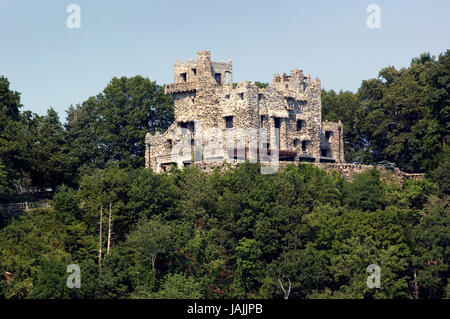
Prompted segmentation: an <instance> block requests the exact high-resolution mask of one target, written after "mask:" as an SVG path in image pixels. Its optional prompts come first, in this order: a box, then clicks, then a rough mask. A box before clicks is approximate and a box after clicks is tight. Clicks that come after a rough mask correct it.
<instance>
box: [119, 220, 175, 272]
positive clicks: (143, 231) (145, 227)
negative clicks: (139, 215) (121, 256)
mask: <svg viewBox="0 0 450 319" xmlns="http://www.w3.org/2000/svg"><path fill="white" fill-rule="evenodd" d="M127 243H128V244H129V245H131V246H132V247H134V248H135V249H136V250H137V251H139V252H140V253H141V255H142V256H143V258H144V260H145V261H147V262H149V264H150V265H151V268H152V270H155V263H156V257H157V256H158V255H159V254H162V253H164V252H166V251H167V248H168V246H169V244H170V230H169V228H168V227H167V226H166V225H164V224H163V223H161V221H160V220H158V219H150V220H145V219H143V220H141V221H140V222H139V224H138V225H137V227H136V230H134V231H133V232H131V233H130V234H129V235H128V238H127Z"/></svg>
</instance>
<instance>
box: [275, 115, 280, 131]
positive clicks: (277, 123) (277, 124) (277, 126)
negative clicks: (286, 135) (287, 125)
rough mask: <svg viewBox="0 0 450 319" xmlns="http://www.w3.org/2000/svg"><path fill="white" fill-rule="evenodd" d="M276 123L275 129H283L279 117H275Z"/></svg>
mask: <svg viewBox="0 0 450 319" xmlns="http://www.w3.org/2000/svg"><path fill="white" fill-rule="evenodd" d="M274 121H275V128H280V127H281V119H280V118H279V117H275V118H274Z"/></svg>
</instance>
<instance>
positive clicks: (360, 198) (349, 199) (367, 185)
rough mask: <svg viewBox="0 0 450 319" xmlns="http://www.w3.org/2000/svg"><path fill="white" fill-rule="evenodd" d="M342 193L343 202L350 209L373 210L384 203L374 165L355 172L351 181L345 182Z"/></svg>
mask: <svg viewBox="0 0 450 319" xmlns="http://www.w3.org/2000/svg"><path fill="white" fill-rule="evenodd" d="M344 193H345V195H344V203H345V204H347V205H348V206H349V207H350V208H352V209H361V210H368V211H375V210H377V209H383V208H384V207H385V205H386V198H385V193H384V189H383V187H382V185H381V181H380V176H379V172H378V170H377V169H376V168H375V167H374V168H372V169H371V170H369V171H368V172H365V173H361V174H357V175H356V176H355V177H354V178H353V180H352V181H351V182H346V183H345V184H344Z"/></svg>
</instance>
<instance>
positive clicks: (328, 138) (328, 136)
mask: <svg viewBox="0 0 450 319" xmlns="http://www.w3.org/2000/svg"><path fill="white" fill-rule="evenodd" d="M331 135H332V132H330V131H325V138H326V139H327V141H329V140H330V136H331Z"/></svg>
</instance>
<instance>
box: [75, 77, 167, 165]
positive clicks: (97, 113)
mask: <svg viewBox="0 0 450 319" xmlns="http://www.w3.org/2000/svg"><path fill="white" fill-rule="evenodd" d="M67 120H68V121H67V124H66V129H67V132H68V136H69V138H68V143H69V145H70V146H71V149H72V156H73V157H74V158H75V159H76V160H77V163H78V165H79V166H81V167H82V166H87V167H94V168H104V167H105V166H106V164H107V163H108V162H109V161H113V162H117V163H118V164H119V166H120V167H122V168H124V167H127V168H138V167H142V166H143V165H144V153H145V145H144V139H145V134H146V133H147V132H153V131H156V130H165V129H167V127H168V126H169V125H170V124H171V123H172V121H173V107H172V101H171V98H170V97H169V96H167V95H165V94H164V90H163V87H161V86H159V85H157V84H156V83H155V82H151V81H150V80H149V79H146V78H143V77H141V76H135V77H132V78H126V77H121V78H113V79H112V80H111V82H110V83H109V84H108V85H107V87H106V88H105V89H104V90H103V92H101V93H100V94H98V95H97V96H95V97H91V98H89V99H88V100H87V101H85V102H83V103H82V105H79V106H77V107H71V108H70V109H69V112H68V117H67Z"/></svg>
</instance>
